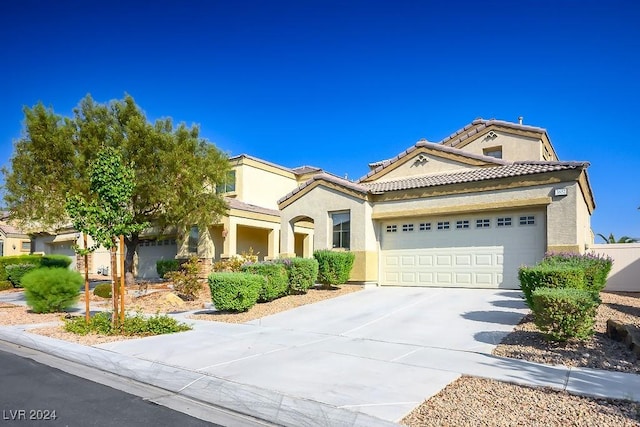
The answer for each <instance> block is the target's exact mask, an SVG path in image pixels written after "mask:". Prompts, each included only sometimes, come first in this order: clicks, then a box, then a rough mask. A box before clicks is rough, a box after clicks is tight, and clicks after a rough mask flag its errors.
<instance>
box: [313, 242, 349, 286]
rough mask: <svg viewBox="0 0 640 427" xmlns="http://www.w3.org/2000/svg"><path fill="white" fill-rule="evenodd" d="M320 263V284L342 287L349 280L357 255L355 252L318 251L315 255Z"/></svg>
mask: <svg viewBox="0 0 640 427" xmlns="http://www.w3.org/2000/svg"><path fill="white" fill-rule="evenodd" d="M313 257H314V258H315V259H316V260H317V261H318V282H320V283H322V284H323V285H328V286H329V285H341V284H343V283H346V282H347V280H349V274H350V273H351V268H352V267H353V261H354V259H355V255H354V253H353V252H347V251H332V250H329V249H323V250H318V251H315V252H314V253H313Z"/></svg>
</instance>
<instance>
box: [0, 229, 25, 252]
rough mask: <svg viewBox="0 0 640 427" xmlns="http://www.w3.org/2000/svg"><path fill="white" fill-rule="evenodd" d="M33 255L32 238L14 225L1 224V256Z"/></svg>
mask: <svg viewBox="0 0 640 427" xmlns="http://www.w3.org/2000/svg"><path fill="white" fill-rule="evenodd" d="M29 253H31V238H30V237H29V236H28V235H27V234H26V233H24V232H23V231H22V230H20V229H19V228H17V227H14V226H13V225H10V224H7V223H6V222H5V221H1V222H0V255H1V256H9V255H25V254H27V255H28V254H29Z"/></svg>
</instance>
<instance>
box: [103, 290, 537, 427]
mask: <svg viewBox="0 0 640 427" xmlns="http://www.w3.org/2000/svg"><path fill="white" fill-rule="evenodd" d="M525 313H526V309H525V306H524V304H523V302H522V300H521V298H520V292H518V291H509V290H485V289H441V288H374V289H366V290H364V291H361V292H356V293H352V294H348V295H345V296H342V297H339V298H335V299H331V300H325V301H322V302H319V303H317V304H313V305H307V306H303V307H299V308H296V309H293V310H290V311H288V312H283V313H279V314H276V315H273V316H269V317H265V318H262V319H258V320H255V321H252V322H249V323H245V324H227V323H218V322H207V321H195V320H187V321H188V322H190V323H193V324H194V330H193V331H190V332H185V333H180V334H175V335H164V336H156V337H149V338H144V339H139V340H131V341H121V342H115V343H108V344H102V345H99V346H98V347H100V348H103V349H107V350H110V351H113V352H116V353H120V354H123V355H127V356H134V357H137V358H141V359H145V360H149V361H153V362H158V363H162V364H168V365H172V366H175V367H180V368H184V369H188V370H191V371H196V372H199V373H202V374H205V375H212V376H214V377H217V378H222V379H225V380H228V381H232V382H235V383H240V384H246V385H251V386H257V387H260V388H264V389H270V390H275V391H278V392H279V393H282V394H284V395H288V396H295V397H299V398H303V399H307V400H311V401H317V402H321V403H325V404H328V405H332V406H336V407H339V408H344V409H349V410H351V411H360V412H364V413H366V414H369V415H373V416H375V417H378V418H382V419H385V420H388V421H399V420H400V419H401V418H402V417H403V416H404V415H406V414H407V413H408V412H410V411H411V410H412V409H413V408H414V407H415V406H417V405H419V404H420V403H421V402H422V401H424V400H425V399H427V398H429V397H430V396H432V395H434V394H435V393H437V392H438V391H440V390H441V389H442V388H443V387H445V386H446V385H447V384H449V383H450V382H452V381H454V380H455V379H457V378H458V377H459V376H460V375H461V374H473V375H479V376H482V375H483V372H487V370H491V369H492V366H493V365H494V364H495V363H501V362H499V361H498V362H497V361H496V358H494V357H492V356H490V353H491V351H492V349H493V348H494V347H495V345H496V344H497V343H499V342H500V340H501V339H502V338H503V337H504V336H505V335H506V334H508V333H509V332H510V331H511V330H512V329H513V327H514V326H515V325H516V324H517V323H518V322H519V321H520V319H521V318H522V316H523V315H524V314H525ZM502 363H503V362H502ZM249 404H250V403H249ZM256 404H259V402H257V403H256Z"/></svg>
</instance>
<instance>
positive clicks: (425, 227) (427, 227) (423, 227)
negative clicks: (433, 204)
mask: <svg viewBox="0 0 640 427" xmlns="http://www.w3.org/2000/svg"><path fill="white" fill-rule="evenodd" d="M429 230H431V223H430V222H421V223H420V231H429Z"/></svg>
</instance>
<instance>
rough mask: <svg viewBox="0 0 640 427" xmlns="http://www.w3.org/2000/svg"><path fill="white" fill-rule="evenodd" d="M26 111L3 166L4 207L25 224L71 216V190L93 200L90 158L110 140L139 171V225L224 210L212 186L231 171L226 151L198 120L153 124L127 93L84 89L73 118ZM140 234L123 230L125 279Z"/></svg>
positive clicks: (201, 220) (210, 217) (205, 220)
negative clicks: (114, 96) (96, 94)
mask: <svg viewBox="0 0 640 427" xmlns="http://www.w3.org/2000/svg"><path fill="white" fill-rule="evenodd" d="M24 114H25V123H24V130H23V135H22V137H21V138H20V139H19V140H18V141H16V143H15V147H14V154H13V156H12V158H11V167H10V168H9V169H7V168H3V170H2V172H3V174H4V177H5V187H6V192H5V202H6V205H7V208H8V209H9V210H10V211H11V213H12V216H13V218H14V219H16V220H18V221H19V222H20V223H21V224H22V225H23V226H24V227H26V228H28V227H29V225H31V226H33V225H34V224H37V225H38V226H41V227H46V228H52V227H59V226H60V225H63V224H65V223H68V222H69V218H68V216H67V213H66V211H65V202H66V198H67V195H71V196H74V195H79V196H81V197H84V198H85V199H89V193H90V189H89V187H90V177H89V170H88V168H87V165H89V164H91V163H92V162H93V161H94V160H95V159H96V157H97V153H98V152H99V151H100V150H101V149H102V148H106V147H112V148H114V149H115V150H116V151H117V152H118V153H119V154H120V155H121V156H122V159H123V161H124V162H125V164H127V165H128V166H130V167H131V168H132V169H133V171H134V179H133V183H134V188H133V192H132V194H131V197H130V200H129V203H128V205H127V206H128V209H129V212H130V214H131V216H132V218H133V223H134V224H151V225H152V226H153V227H157V231H158V232H160V233H162V232H165V231H166V230H167V228H168V227H170V226H177V227H180V228H182V229H183V230H186V228H187V227H189V226H191V225H199V226H208V225H210V224H212V223H215V222H217V220H218V219H219V216H220V215H222V214H224V213H225V211H226V208H227V206H226V204H225V202H224V199H223V198H222V197H221V196H220V195H218V194H215V192H214V191H213V190H212V189H214V188H215V186H216V185H217V184H219V183H222V182H224V180H225V178H226V176H227V172H228V170H229V166H228V162H227V156H226V155H225V154H224V153H222V152H221V151H220V150H219V149H218V148H217V147H216V146H215V145H213V144H211V143H209V142H208V141H206V140H204V139H202V138H200V136H199V129H198V127H196V126H191V127H187V126H186V125H185V124H180V125H178V126H177V127H175V128H174V126H173V123H172V121H171V119H170V118H166V119H160V120H156V121H155V122H154V123H153V124H152V123H150V122H149V121H148V120H147V118H146V117H145V115H144V113H143V112H142V111H141V109H140V108H139V107H138V105H136V103H135V101H134V99H133V98H132V97H131V96H129V95H125V97H124V99H122V100H115V101H111V102H109V103H106V104H100V103H96V102H95V101H94V100H93V99H92V98H91V96H90V95H87V96H86V97H85V98H84V99H82V100H81V101H80V103H79V104H78V106H77V107H76V108H75V109H74V113H73V116H72V117H62V116H60V115H57V114H56V113H55V112H54V111H53V109H52V108H46V107H44V105H42V103H39V104H37V105H36V106H34V107H33V108H25V110H24ZM139 239H140V232H137V231H136V232H131V233H129V234H126V235H125V244H126V247H127V257H126V261H125V270H126V272H127V273H128V274H127V276H128V277H127V279H128V281H131V279H132V277H131V275H130V273H131V272H132V270H133V259H134V253H135V251H136V250H137V247H138V243H139Z"/></svg>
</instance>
